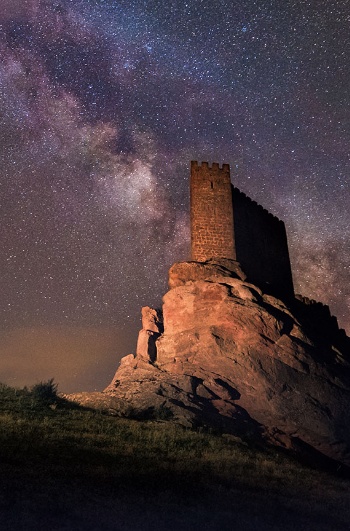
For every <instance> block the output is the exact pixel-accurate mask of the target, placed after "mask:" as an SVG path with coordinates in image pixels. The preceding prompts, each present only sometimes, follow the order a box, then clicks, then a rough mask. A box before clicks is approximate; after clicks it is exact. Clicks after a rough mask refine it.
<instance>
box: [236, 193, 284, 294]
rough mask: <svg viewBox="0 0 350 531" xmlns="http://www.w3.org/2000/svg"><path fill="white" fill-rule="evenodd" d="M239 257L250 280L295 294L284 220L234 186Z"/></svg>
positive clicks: (265, 288) (262, 285)
mask: <svg viewBox="0 0 350 531" xmlns="http://www.w3.org/2000/svg"><path fill="white" fill-rule="evenodd" d="M232 196H233V216H234V235H235V247H236V259H237V261H238V262H239V263H240V265H241V267H242V269H243V271H244V272H245V274H246V275H247V277H248V280H250V281H251V282H253V283H255V284H257V285H258V286H260V287H261V288H262V289H263V290H264V291H266V292H267V293H268V292H271V293H273V294H274V295H277V296H286V295H287V296H293V294H294V289H293V280H292V271H291V267H290V260H289V252H288V243H287V235H286V230H285V226H284V223H283V221H281V220H279V219H278V218H276V217H275V216H273V215H272V214H270V213H269V212H268V211H267V210H265V209H264V208H263V207H262V206H260V205H258V204H257V203H256V202H255V201H252V200H251V199H250V198H249V197H247V196H246V195H245V194H243V193H242V192H240V190H238V189H237V188H234V187H233V192H232Z"/></svg>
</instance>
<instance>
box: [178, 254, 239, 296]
mask: <svg viewBox="0 0 350 531" xmlns="http://www.w3.org/2000/svg"><path fill="white" fill-rule="evenodd" d="M232 277H236V278H239V279H241V280H245V279H246V278H247V277H246V275H245V274H244V273H243V271H242V269H241V266H240V264H239V263H238V262H236V261H235V260H229V259H227V258H226V259H224V258H223V259H221V260H214V259H213V260H207V261H206V262H176V263H175V264H174V265H173V266H172V267H171V268H170V270H169V288H170V289H172V288H176V287H177V286H181V285H183V284H186V282H194V281H197V280H207V281H212V282H224V279H225V278H232Z"/></svg>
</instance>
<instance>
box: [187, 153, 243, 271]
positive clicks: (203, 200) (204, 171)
mask: <svg viewBox="0 0 350 531" xmlns="http://www.w3.org/2000/svg"><path fill="white" fill-rule="evenodd" d="M191 255H192V260H197V261H199V262H200V261H205V260H208V259H209V258H220V257H221V258H231V259H235V246H234V235H233V209H232V189H231V179H230V167H229V165H228V164H224V165H223V167H222V168H220V167H219V164H216V163H213V164H212V167H209V165H208V163H207V162H203V163H202V164H201V165H198V163H197V162H196V161H192V162H191Z"/></svg>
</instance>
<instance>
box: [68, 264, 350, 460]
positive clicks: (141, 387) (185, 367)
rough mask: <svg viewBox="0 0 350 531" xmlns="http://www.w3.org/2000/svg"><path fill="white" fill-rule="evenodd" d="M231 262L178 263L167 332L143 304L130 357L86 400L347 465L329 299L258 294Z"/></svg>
mask: <svg viewBox="0 0 350 531" xmlns="http://www.w3.org/2000/svg"><path fill="white" fill-rule="evenodd" d="M231 266H232V267H231V271H230V263H229V262H228V261H226V262H225V263H222V264H219V263H218V264H216V265H215V264H213V263H210V264H203V263H196V262H187V263H179V264H175V265H174V266H173V267H172V268H171V270H170V273H169V275H170V278H169V285H170V286H171V287H172V289H170V291H168V292H167V293H166V295H165V296H164V298H163V302H164V304H163V318H164V332H163V324H162V323H161V318H160V314H159V312H158V313H156V312H155V311H152V310H151V309H149V308H146V309H144V310H143V326H144V329H143V330H142V331H141V332H140V337H139V340H138V345H137V354H136V356H134V355H132V354H130V355H129V356H126V357H124V358H123V359H122V360H121V363H120V367H119V368H118V370H117V372H116V374H115V376H114V378H113V381H112V382H111V384H110V385H109V386H108V387H107V389H106V390H105V391H104V393H101V394H94V398H93V397H92V395H90V399H91V401H95V403H96V401H100V404H101V405H103V404H104V405H105V407H107V408H109V409H110V410H111V411H112V412H115V413H117V414H122V415H124V414H125V415H129V414H130V413H131V412H132V414H134V415H135V416H139V417H140V418H141V417H144V418H147V416H148V417H150V418H152V417H154V418H172V419H173V420H174V421H176V422H180V423H182V424H184V425H186V426H201V425H204V426H209V427H213V428H218V429H223V430H225V431H229V432H231V433H234V434H236V435H238V436H241V437H245V436H248V437H251V438H253V439H255V440H265V441H268V442H270V443H273V444H278V445H282V446H286V447H287V448H293V449H295V450H297V451H302V452H304V453H307V454H309V455H310V453H315V454H318V453H319V454H322V455H324V456H327V457H330V458H332V459H335V460H338V461H342V462H343V463H344V464H347V465H350V452H349V448H350V430H349V426H350V408H349V402H350V339H349V338H347V337H346V335H345V333H344V331H342V330H339V329H338V326H337V322H336V319H335V318H334V317H331V316H330V313H329V310H328V308H327V307H325V306H322V305H321V304H318V303H314V301H308V300H307V299H301V298H299V299H298V298H296V299H292V300H290V301H288V302H287V303H285V302H282V301H281V300H279V299H277V298H275V297H273V296H271V295H264V294H263V293H262V291H261V290H260V289H259V288H257V287H256V286H254V285H252V284H250V283H248V282H246V281H245V280H242V278H243V279H244V275H241V274H240V272H239V270H237V268H236V265H235V264H234V263H233V264H231ZM205 270H206V271H207V275H205V274H204V272H205ZM147 323H148V324H147ZM149 323H150V324H149ZM75 398H76V399H77V400H78V401H80V402H82V403H86V404H87V403H89V397H88V396H87V395H85V396H84V395H83V394H81V395H75Z"/></svg>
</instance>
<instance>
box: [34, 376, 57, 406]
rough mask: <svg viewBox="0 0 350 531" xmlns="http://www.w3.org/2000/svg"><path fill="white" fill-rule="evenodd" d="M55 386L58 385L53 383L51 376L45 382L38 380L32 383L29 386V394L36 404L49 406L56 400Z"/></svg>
mask: <svg viewBox="0 0 350 531" xmlns="http://www.w3.org/2000/svg"><path fill="white" fill-rule="evenodd" d="M57 388H58V385H57V384H56V383H54V379H53V378H51V380H48V381H47V382H40V383H38V384H35V385H33V387H32V388H31V395H32V398H33V399H34V400H35V402H37V403H38V404H42V405H48V406H49V405H52V404H55V403H56V402H57V400H58V396H57Z"/></svg>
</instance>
